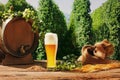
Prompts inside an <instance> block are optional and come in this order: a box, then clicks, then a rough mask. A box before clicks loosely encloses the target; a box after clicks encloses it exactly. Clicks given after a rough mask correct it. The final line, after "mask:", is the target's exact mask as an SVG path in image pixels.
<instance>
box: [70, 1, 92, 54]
mask: <svg viewBox="0 0 120 80" xmlns="http://www.w3.org/2000/svg"><path fill="white" fill-rule="evenodd" d="M89 12H90V2H89V0H75V1H74V4H73V10H72V14H71V17H70V23H69V29H72V31H73V32H72V36H73V38H72V39H73V40H72V42H73V45H74V46H75V47H76V50H78V51H79V52H80V50H81V48H82V46H83V45H86V44H92V43H93V40H92V39H93V33H92V26H91V25H92V20H91V17H90V15H89Z"/></svg>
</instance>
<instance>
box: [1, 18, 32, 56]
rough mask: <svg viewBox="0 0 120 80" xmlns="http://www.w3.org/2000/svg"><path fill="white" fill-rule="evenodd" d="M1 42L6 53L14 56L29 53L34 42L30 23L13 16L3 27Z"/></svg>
mask: <svg viewBox="0 0 120 80" xmlns="http://www.w3.org/2000/svg"><path fill="white" fill-rule="evenodd" d="M2 36H3V43H4V46H5V48H6V49H7V51H8V53H10V54H11V55H13V56H16V57H22V56H25V55H27V54H29V53H30V52H29V51H30V49H31V47H32V45H33V42H34V33H33V31H32V25H31V24H30V23H29V22H26V20H25V19H23V18H13V19H12V20H10V21H9V22H8V23H7V24H6V25H5V26H4V29H3V34H2Z"/></svg>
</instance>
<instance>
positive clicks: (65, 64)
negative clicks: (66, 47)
mask: <svg viewBox="0 0 120 80" xmlns="http://www.w3.org/2000/svg"><path fill="white" fill-rule="evenodd" d="M77 58H78V57H77V56H76V55H74V54H70V55H66V56H64V57H63V59H62V61H58V62H57V67H56V70H58V71H69V70H72V69H75V68H76V67H82V63H81V62H77V61H76V60H77Z"/></svg>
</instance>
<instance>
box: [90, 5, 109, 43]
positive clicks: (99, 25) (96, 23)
mask: <svg viewBox="0 0 120 80" xmlns="http://www.w3.org/2000/svg"><path fill="white" fill-rule="evenodd" d="M91 18H92V20H93V23H92V26H93V32H94V34H95V37H94V38H95V40H96V42H97V41H102V40H103V39H109V35H110V32H109V28H108V26H107V24H106V22H105V10H104V7H103V6H101V7H99V8H98V9H96V10H95V11H94V12H93V13H92V14H91Z"/></svg>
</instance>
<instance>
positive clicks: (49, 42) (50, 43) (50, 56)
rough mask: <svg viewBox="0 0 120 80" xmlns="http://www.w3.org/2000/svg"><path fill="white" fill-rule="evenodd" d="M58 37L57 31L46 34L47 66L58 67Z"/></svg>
mask: <svg viewBox="0 0 120 80" xmlns="http://www.w3.org/2000/svg"><path fill="white" fill-rule="evenodd" d="M57 45H58V39H57V35H56V34H55V33H46V35H45V50H46V56H47V67H48V68H54V67H56V54H57Z"/></svg>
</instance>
